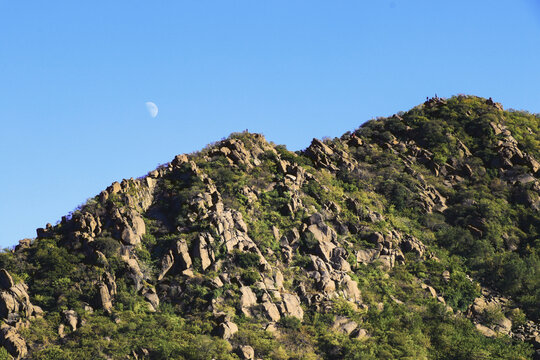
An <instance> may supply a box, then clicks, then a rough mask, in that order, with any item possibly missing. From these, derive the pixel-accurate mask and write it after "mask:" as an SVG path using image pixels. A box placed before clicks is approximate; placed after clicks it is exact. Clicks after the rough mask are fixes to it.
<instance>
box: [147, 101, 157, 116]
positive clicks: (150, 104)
mask: <svg viewBox="0 0 540 360" xmlns="http://www.w3.org/2000/svg"><path fill="white" fill-rule="evenodd" d="M145 105H146V110H148V113H149V114H150V116H151V117H153V118H155V117H156V116H157V114H158V107H157V105H156V104H154V103H153V102H151V101H147V102H146V103H145Z"/></svg>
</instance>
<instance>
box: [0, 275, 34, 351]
mask: <svg viewBox="0 0 540 360" xmlns="http://www.w3.org/2000/svg"><path fill="white" fill-rule="evenodd" d="M27 291H28V287H27V286H26V284H24V283H17V284H16V283H15V282H14V281H13V278H12V276H11V275H10V274H9V273H8V272H7V271H6V270H5V269H1V270H0V318H1V319H2V320H3V324H2V326H1V328H0V344H1V345H2V346H3V347H4V348H6V350H7V351H8V352H9V353H10V355H11V356H13V357H14V358H15V359H21V358H23V357H24V356H25V355H26V353H27V347H26V342H25V341H24V339H23V338H22V337H21V336H20V335H19V333H18V329H19V328H21V327H26V326H27V324H28V319H32V318H35V317H40V316H42V314H43V311H42V310H41V308H40V307H39V306H35V305H33V304H32V303H31V302H30V297H29V296H28V292H27Z"/></svg>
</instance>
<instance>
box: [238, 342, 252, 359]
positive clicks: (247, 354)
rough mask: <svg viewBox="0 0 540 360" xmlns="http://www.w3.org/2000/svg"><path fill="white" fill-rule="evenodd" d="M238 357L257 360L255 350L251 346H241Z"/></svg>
mask: <svg viewBox="0 0 540 360" xmlns="http://www.w3.org/2000/svg"><path fill="white" fill-rule="evenodd" d="M237 353H238V356H239V357H240V359H244V360H254V359H255V350H253V348H252V347H251V346H249V345H241V346H239V347H238V350H237Z"/></svg>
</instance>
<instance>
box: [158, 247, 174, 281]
mask: <svg viewBox="0 0 540 360" xmlns="http://www.w3.org/2000/svg"><path fill="white" fill-rule="evenodd" d="M173 265H174V255H173V252H172V250H169V252H168V253H167V254H165V256H163V257H162V258H161V271H160V272H159V275H158V278H157V279H158V281H160V280H161V279H163V277H164V276H165V275H166V274H167V272H168V271H169V270H170V269H171V268H172V266H173Z"/></svg>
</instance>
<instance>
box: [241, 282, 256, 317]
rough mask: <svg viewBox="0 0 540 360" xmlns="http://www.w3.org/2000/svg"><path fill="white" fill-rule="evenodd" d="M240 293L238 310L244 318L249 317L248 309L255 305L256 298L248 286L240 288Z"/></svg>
mask: <svg viewBox="0 0 540 360" xmlns="http://www.w3.org/2000/svg"><path fill="white" fill-rule="evenodd" d="M240 293H241V295H240V310H241V311H242V312H243V313H244V314H245V315H246V316H251V312H250V311H249V308H250V307H252V306H253V305H256V304H257V297H256V296H255V293H254V292H253V290H251V288H250V287H249V286H242V287H241V288H240Z"/></svg>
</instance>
